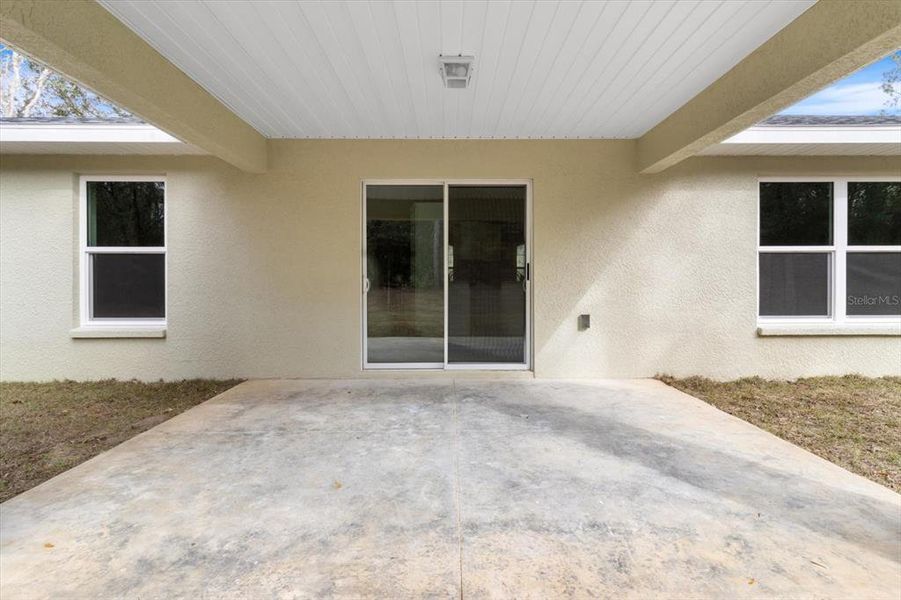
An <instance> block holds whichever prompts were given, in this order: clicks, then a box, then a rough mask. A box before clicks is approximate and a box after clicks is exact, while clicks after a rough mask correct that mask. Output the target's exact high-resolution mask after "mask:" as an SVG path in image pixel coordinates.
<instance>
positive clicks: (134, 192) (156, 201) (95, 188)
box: [87, 181, 165, 247]
mask: <svg viewBox="0 0 901 600" xmlns="http://www.w3.org/2000/svg"><path fill="white" fill-rule="evenodd" d="M164 186H165V184H164V183H163V182H161V181H88V182H87V194H88V246H95V247H96V246H163V245H165V240H164V239H163V196H164Z"/></svg>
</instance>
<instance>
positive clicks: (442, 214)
mask: <svg viewBox="0 0 901 600" xmlns="http://www.w3.org/2000/svg"><path fill="white" fill-rule="evenodd" d="M527 213H528V187H527V185H526V184H525V183H517V184H512V183H511V184H506V183H497V184H494V183H492V184H490V185H489V184H483V183H481V182H475V183H468V182H467V183H462V182H461V183H442V182H436V183H434V184H428V185H426V184H403V185H401V184H388V183H384V184H381V183H374V184H366V185H365V187H364V265H363V269H364V272H363V277H364V286H363V289H364V305H363V319H364V340H363V352H364V354H363V356H364V366H365V367H366V368H457V369H460V368H472V369H480V368H481V369H525V368H528V363H529V358H528V357H529V353H528V347H529V321H528V314H529V312H528V311H529V254H528V245H527V238H528V235H527V234H528V223H527ZM445 237H446V238H447V239H446V240H445Z"/></svg>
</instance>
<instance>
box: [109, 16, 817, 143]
mask: <svg viewBox="0 0 901 600" xmlns="http://www.w3.org/2000/svg"><path fill="white" fill-rule="evenodd" d="M100 3H101V4H102V5H103V6H105V7H106V8H107V9H108V10H109V11H110V12H111V13H113V14H114V15H115V16H116V17H118V18H119V19H120V20H121V21H122V22H123V23H125V24H126V25H127V26H128V27H130V28H131V29H132V30H134V31H135V32H136V33H137V34H138V35H140V36H141V37H142V38H144V39H145V40H146V41H147V42H148V43H149V44H150V45H151V46H153V47H154V48H156V49H157V50H158V51H159V52H160V53H161V54H163V55H164V56H165V57H166V58H168V59H169V60H170V61H172V63H173V64H175V65H176V66H178V67H179V68H180V69H181V70H183V71H184V72H185V73H186V74H188V75H189V76H190V77H191V78H193V79H194V80H195V81H197V82H198V83H199V84H200V85H201V86H203V87H204V88H205V89H207V90H208V91H209V92H210V93H211V94H213V95H214V96H216V97H217V98H218V99H219V100H220V101H222V103H223V104H225V105H226V106H228V107H229V108H230V109H231V110H232V111H234V112H235V113H236V114H237V115H238V116H240V117H241V118H242V119H244V120H245V121H247V122H248V123H250V124H251V125H252V126H253V127H255V128H256V129H257V130H258V131H259V132H260V133H262V134H263V135H265V136H267V137H270V138H634V137H639V136H641V135H642V134H643V133H644V132H645V131H647V130H648V129H650V128H652V127H653V126H654V125H656V124H657V123H659V122H660V121H661V120H663V119H664V118H666V117H667V116H668V115H669V114H671V113H672V112H673V111H675V110H676V109H677V108H679V107H680V106H682V105H683V104H684V103H685V102H687V101H688V100H689V99H691V98H692V97H693V96H695V95H696V94H697V93H698V92H700V91H701V90H703V89H704V88H705V87H707V86H708V85H709V84H711V83H712V82H714V81H715V80H716V79H717V78H719V77H720V76H721V75H722V74H723V73H725V72H726V71H728V70H729V69H730V68H731V67H732V66H734V65H735V64H736V63H738V62H739V61H740V60H741V59H742V58H744V57H745V56H747V55H748V54H749V53H750V52H752V51H753V50H754V49H755V48H757V47H758V46H760V45H761V44H762V43H764V42H765V41H766V40H767V39H769V38H770V37H771V36H772V35H773V34H775V33H776V32H777V31H779V30H780V29H782V28H783V27H784V26H785V25H787V24H788V23H789V22H791V21H792V20H793V19H795V18H796V17H797V16H798V15H800V14H801V13H802V12H803V11H804V10H806V9H807V8H808V7H810V6H811V5H812V4H813V3H814V0H796V1H789V0H774V1H771V2H767V1H762V0H747V1H744V0H720V1H717V0H678V1H673V0H668V1H667V0H654V1H649V0H644V1H624V0H623V1H610V2H602V1H598V0H586V1H584V2H575V1H568V2H551V1H535V2H533V1H525V0H517V1H514V2H503V1H491V2H489V1H485V0H468V1H440V2H439V1H437V0H436V1H420V2H413V1H394V2H391V1H379V0H372V1H369V2H366V1H359V0H357V1H354V0H346V1H342V0H331V1H328V2H312V1H294V0H279V1H260V0H257V1H251V0H100ZM461 53H462V54H472V55H475V70H474V76H473V80H472V84H471V86H470V87H469V88H468V89H465V90H449V89H445V88H444V87H443V84H442V81H441V76H440V74H439V72H438V55H439V54H461Z"/></svg>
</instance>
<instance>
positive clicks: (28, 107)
mask: <svg viewBox="0 0 901 600" xmlns="http://www.w3.org/2000/svg"><path fill="white" fill-rule="evenodd" d="M0 115H2V116H4V117H76V118H96V119H112V118H120V117H129V116H131V114H130V113H128V112H127V111H124V110H122V109H121V108H119V107H118V106H116V105H114V104H112V103H111V102H109V101H107V100H106V99H104V98H102V97H100V96H98V95H97V94H95V93H94V92H92V91H90V90H88V89H87V88H84V87H82V86H81V85H79V84H77V83H75V82H74V81H71V80H69V79H67V78H65V77H63V76H62V75H60V74H59V73H56V72H55V71H53V70H52V69H50V68H49V67H47V66H45V65H43V64H41V63H39V62H38V61H36V60H32V59H31V58H29V57H27V56H25V55H23V54H21V53H19V52H17V51H16V50H14V49H12V48H10V47H8V46H3V45H0Z"/></svg>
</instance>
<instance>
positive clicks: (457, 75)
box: [438, 54, 475, 90]
mask: <svg viewBox="0 0 901 600" xmlns="http://www.w3.org/2000/svg"><path fill="white" fill-rule="evenodd" d="M474 61H475V57H474V56H463V55H462V54H460V55H458V56H446V55H444V54H440V55H439V56H438V70H439V71H440V72H441V79H443V80H444V87H446V88H450V89H457V90H459V89H463V88H466V87H469V82H470V80H471V79H472V71H473V62H474Z"/></svg>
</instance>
